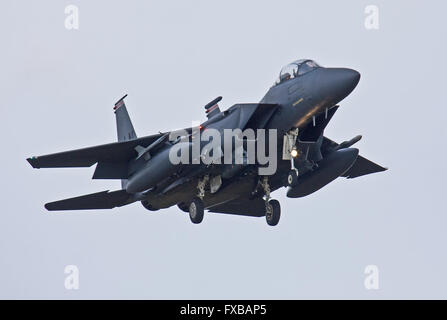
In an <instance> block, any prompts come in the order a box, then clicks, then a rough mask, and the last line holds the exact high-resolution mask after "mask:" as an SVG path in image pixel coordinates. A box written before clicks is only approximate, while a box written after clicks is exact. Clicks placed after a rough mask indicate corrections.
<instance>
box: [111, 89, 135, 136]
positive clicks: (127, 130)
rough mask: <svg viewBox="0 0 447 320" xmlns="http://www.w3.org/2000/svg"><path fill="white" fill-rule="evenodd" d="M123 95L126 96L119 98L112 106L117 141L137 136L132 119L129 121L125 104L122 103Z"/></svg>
mask: <svg viewBox="0 0 447 320" xmlns="http://www.w3.org/2000/svg"><path fill="white" fill-rule="evenodd" d="M125 97H127V94H126V95H125V96H124V97H122V98H121V99H119V100H118V101H117V103H115V107H114V108H113V110H114V111H115V115H116V129H117V133H118V141H128V140H133V139H136V138H137V135H136V134H135V130H134V128H133V125H132V121H130V117H129V113H128V112H127V108H126V104H125V103H124V98H125Z"/></svg>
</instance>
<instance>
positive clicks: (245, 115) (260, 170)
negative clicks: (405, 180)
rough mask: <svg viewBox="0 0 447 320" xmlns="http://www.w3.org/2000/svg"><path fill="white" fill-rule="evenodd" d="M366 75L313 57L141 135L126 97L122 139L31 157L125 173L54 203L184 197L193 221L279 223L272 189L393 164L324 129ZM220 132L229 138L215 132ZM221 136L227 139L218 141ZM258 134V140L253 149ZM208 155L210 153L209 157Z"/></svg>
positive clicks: (300, 189) (42, 163)
mask: <svg viewBox="0 0 447 320" xmlns="http://www.w3.org/2000/svg"><path fill="white" fill-rule="evenodd" d="M359 80H360V73H359V72H357V71H355V70H352V69H348V68H325V67H322V66H320V65H319V64H317V63H316V62H315V61H313V60H310V59H301V60H297V61H294V62H292V63H290V64H288V65H287V66H285V67H284V68H282V69H281V71H280V74H279V78H278V79H277V81H276V82H275V83H274V85H273V86H272V87H271V88H270V89H269V90H268V91H267V93H266V94H265V96H264V97H263V98H262V99H261V101H260V102H259V103H239V104H235V105H233V106H231V107H230V108H228V109H227V110H224V111H221V110H220V107H219V105H218V103H219V102H220V101H221V99H222V97H218V98H216V99H214V100H213V101H211V102H210V103H208V104H207V105H205V113H206V117H207V120H206V121H204V122H203V123H201V124H200V125H198V126H189V127H187V128H185V129H181V130H173V131H166V132H159V133H157V134H153V135H149V136H144V137H140V138H137V135H136V133H135V130H134V127H133V125H132V122H131V120H130V117H129V114H128V111H127V108H126V105H125V103H124V98H125V97H126V96H124V97H123V98H121V99H120V100H119V101H118V102H117V103H116V104H115V107H114V108H113V109H114V112H115V115H116V126H117V133H118V142H114V143H109V144H103V145H99V146H94V147H88V148H83V149H78V150H72V151H65V152H59V153H54V154H49V155H43V156H38V157H30V158H28V159H27V161H28V162H29V163H30V164H31V166H32V167H33V168H61V167H90V166H92V165H94V164H96V168H95V171H94V174H93V179H119V180H121V189H119V190H116V191H109V190H107V191H102V192H98V193H93V194H88V195H84V196H79V197H75V198H70V199H65V200H60V201H56V202H51V203H47V204H45V208H46V209H47V210H50V211H58V210H87V209H95V210H96V209H111V208H115V207H121V206H124V205H128V204H131V203H134V202H138V201H139V202H141V204H142V205H143V207H144V208H146V209H147V210H149V211H156V210H160V209H164V208H169V207H171V206H174V205H177V206H178V208H179V209H180V210H182V211H184V212H188V213H189V217H190V219H191V221H192V222H193V223H195V224H198V223H201V222H202V220H203V217H204V211H205V210H207V211H208V212H213V213H223V214H235V215H242V216H253V217H264V216H265V218H266V221H267V223H268V225H271V226H275V225H277V224H278V222H279V220H280V216H281V208H280V204H279V202H278V201H277V200H274V199H272V198H271V193H272V192H273V191H275V190H278V189H280V188H282V187H285V188H287V197H289V198H300V197H305V196H307V195H309V194H311V193H314V192H315V191H317V190H319V189H321V188H323V187H324V186H326V185H327V184H329V183H330V182H332V181H334V180H335V179H336V178H338V177H344V178H349V179H351V178H356V177H360V176H363V175H367V174H370V173H375V172H380V171H384V170H386V168H384V167H382V166H380V165H378V164H375V163H374V162H372V161H370V160H368V159H366V158H364V157H362V156H361V155H359V150H358V149H356V148H352V145H353V144H355V143H356V142H357V141H359V140H360V139H361V136H359V135H358V136H356V137H354V138H352V139H350V140H348V141H344V142H342V143H336V142H334V141H333V140H331V139H329V138H327V137H326V136H324V130H325V128H326V126H327V125H328V123H329V121H330V120H331V119H332V117H333V115H334V114H335V112H336V111H337V110H338V109H339V105H338V104H339V102H340V101H342V100H343V99H344V98H346V97H347V96H348V95H349V94H350V93H351V92H352V91H353V90H354V88H355V87H356V86H357V84H358V82H359ZM250 130H251V131H250ZM226 132H233V133H234V132H237V134H233V135H231V136H230V139H229V141H230V142H231V143H229V142H228V139H227V141H225V137H228V136H226ZM246 132H249V133H250V134H246ZM210 133H213V134H212V136H213V138H212V139H209V141H208V142H210V141H211V142H215V144H213V145H212V147H213V148H212V151H210V143H211V142H210V143H206V142H207V141H206V139H203V136H205V135H210ZM216 133H217V134H221V135H222V136H221V137H218V138H216V136H215V134H216ZM200 136H201V138H197V137H200ZM222 141H223V144H224V146H223V147H222V144H221V145H220V146H218V147H219V148H214V147H216V146H217V142H219V143H221V142H222ZM237 142H238V143H237ZM252 142H253V143H255V144H256V145H255V147H254V148H251V147H250V146H251V145H252V144H251V143H252ZM262 144H263V145H262ZM255 149H256V151H255V156H254V157H253V156H252V155H251V154H253V152H254V151H253V150H255ZM260 150H261V151H263V152H261V151H260ZM267 150H268V151H267ZM195 151H197V152H195ZM250 153H251V154H250ZM236 154H237V155H238V156H236ZM259 154H263V155H264V156H263V157H258V155H259ZM205 155H209V156H210V158H211V161H209V159H208V161H202V160H204V159H205V157H204V156H205ZM179 156H181V161H178V158H179ZM266 159H267V160H270V162H272V163H274V165H272V166H271V167H273V171H272V170H270V172H268V171H269V170H267V169H268V166H269V165H270V163H267V162H269V161H267V162H266ZM224 160H226V161H224Z"/></svg>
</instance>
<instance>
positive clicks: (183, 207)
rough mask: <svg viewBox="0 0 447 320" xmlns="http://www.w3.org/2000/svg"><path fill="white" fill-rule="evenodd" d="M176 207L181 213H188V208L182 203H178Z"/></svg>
mask: <svg viewBox="0 0 447 320" xmlns="http://www.w3.org/2000/svg"><path fill="white" fill-rule="evenodd" d="M177 207H178V208H179V209H180V210H182V211H183V212H189V206H188V205H187V204H186V203H184V202H180V203H178V204H177Z"/></svg>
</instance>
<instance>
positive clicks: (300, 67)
mask: <svg viewBox="0 0 447 320" xmlns="http://www.w3.org/2000/svg"><path fill="white" fill-rule="evenodd" d="M320 67H321V66H320V65H319V64H318V63H316V62H315V61H313V60H311V59H300V60H296V61H294V62H292V63H289V64H288V65H286V66H284V67H283V68H282V69H281V71H280V72H279V78H278V79H277V80H276V82H275V85H277V84H280V83H283V82H285V81H287V80H290V79H293V78H296V77H299V76H302V75H303V74H306V73H308V72H310V71H312V70H315V69H317V68H320Z"/></svg>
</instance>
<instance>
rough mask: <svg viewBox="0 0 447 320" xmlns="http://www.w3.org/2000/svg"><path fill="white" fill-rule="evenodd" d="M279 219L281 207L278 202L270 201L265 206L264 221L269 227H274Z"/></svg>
mask: <svg viewBox="0 0 447 320" xmlns="http://www.w3.org/2000/svg"><path fill="white" fill-rule="evenodd" d="M280 217H281V205H280V204H279V201H278V200H270V201H269V202H268V203H267V205H266V212H265V220H267V224H268V225H269V226H276V225H277V224H278V222H279V218H280Z"/></svg>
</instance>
